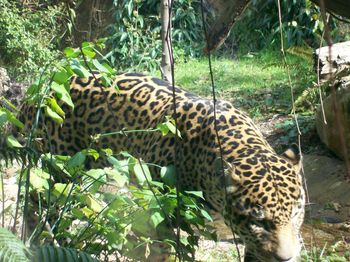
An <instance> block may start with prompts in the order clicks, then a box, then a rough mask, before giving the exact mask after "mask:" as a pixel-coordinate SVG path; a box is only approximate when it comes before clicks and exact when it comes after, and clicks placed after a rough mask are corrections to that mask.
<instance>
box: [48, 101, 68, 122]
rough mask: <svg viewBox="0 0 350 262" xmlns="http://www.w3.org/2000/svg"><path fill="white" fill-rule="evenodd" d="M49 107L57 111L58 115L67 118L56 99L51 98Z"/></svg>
mask: <svg viewBox="0 0 350 262" xmlns="http://www.w3.org/2000/svg"><path fill="white" fill-rule="evenodd" d="M48 103H49V105H50V108H51V109H52V110H53V111H55V112H56V113H57V114H59V115H60V116H62V117H64V116H65V113H64V111H63V110H62V108H61V107H60V106H59V105H58V103H57V101H56V99H55V98H53V97H51V98H49V101H48Z"/></svg>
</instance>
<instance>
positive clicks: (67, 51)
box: [63, 47, 80, 58]
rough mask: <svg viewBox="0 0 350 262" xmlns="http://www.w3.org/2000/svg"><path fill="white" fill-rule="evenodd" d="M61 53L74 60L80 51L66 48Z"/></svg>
mask: <svg viewBox="0 0 350 262" xmlns="http://www.w3.org/2000/svg"><path fill="white" fill-rule="evenodd" d="M63 52H64V53H65V54H66V56H67V57H69V58H76V57H78V56H79V55H80V50H79V49H78V48H72V47H67V48H65V49H64V51H63Z"/></svg>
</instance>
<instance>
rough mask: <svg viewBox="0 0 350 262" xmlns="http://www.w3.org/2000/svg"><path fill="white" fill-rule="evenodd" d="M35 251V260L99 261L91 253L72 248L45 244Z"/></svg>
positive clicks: (54, 261) (49, 261)
mask: <svg viewBox="0 0 350 262" xmlns="http://www.w3.org/2000/svg"><path fill="white" fill-rule="evenodd" d="M34 251H35V255H34V257H33V260H32V261H33V262H42V261H45V262H56V261H57V262H61V261H65V262H76V261H79V262H99V260H97V259H96V258H93V257H92V256H91V255H90V254H88V253H85V252H82V251H78V250H76V249H72V248H66V247H56V246H51V245H50V246H49V245H44V246H39V247H37V248H34Z"/></svg>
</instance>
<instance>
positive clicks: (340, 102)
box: [316, 42, 350, 160]
mask: <svg viewBox="0 0 350 262" xmlns="http://www.w3.org/2000/svg"><path fill="white" fill-rule="evenodd" d="M333 47H334V48H333ZM333 47H332V49H331V52H329V48H328V47H322V48H321V49H318V50H316V55H317V57H318V58H319V59H320V65H321V67H320V78H321V80H322V81H323V84H322V85H323V87H325V88H324V90H325V91H326V92H327V93H328V94H329V95H328V96H327V97H326V98H325V99H324V100H323V108H322V107H321V106H319V107H318V110H317V113H316V128H317V133H318V134H319V136H320V138H321V140H322V142H323V143H325V144H326V145H327V147H328V148H329V149H331V150H332V151H333V152H334V153H335V154H336V155H338V156H339V157H340V158H342V159H347V160H350V55H349V54H350V42H345V43H339V44H335V45H333ZM333 88H335V89H336V91H335V92H334V91H332V89H333ZM332 93H335V97H333V95H332ZM323 111H324V114H323ZM344 149H345V150H344ZM346 151H347V152H346ZM345 154H346V155H345Z"/></svg>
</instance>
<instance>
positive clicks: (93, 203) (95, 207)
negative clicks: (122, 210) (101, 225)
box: [82, 194, 102, 213]
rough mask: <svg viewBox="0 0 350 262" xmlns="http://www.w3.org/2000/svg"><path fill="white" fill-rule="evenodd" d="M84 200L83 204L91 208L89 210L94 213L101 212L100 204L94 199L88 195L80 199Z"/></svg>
mask: <svg viewBox="0 0 350 262" xmlns="http://www.w3.org/2000/svg"><path fill="white" fill-rule="evenodd" d="M82 198H83V200H84V203H85V204H86V205H87V206H88V207H89V208H91V210H93V211H94V212H96V213H99V212H101V210H102V206H101V205H100V203H98V202H97V200H96V199H94V198H93V197H92V196H91V195H90V194H89V195H85V196H83V197H82Z"/></svg>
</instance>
